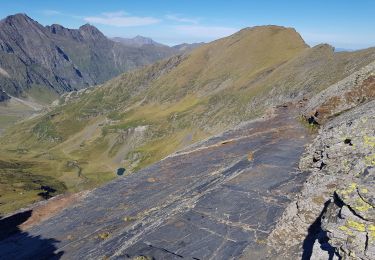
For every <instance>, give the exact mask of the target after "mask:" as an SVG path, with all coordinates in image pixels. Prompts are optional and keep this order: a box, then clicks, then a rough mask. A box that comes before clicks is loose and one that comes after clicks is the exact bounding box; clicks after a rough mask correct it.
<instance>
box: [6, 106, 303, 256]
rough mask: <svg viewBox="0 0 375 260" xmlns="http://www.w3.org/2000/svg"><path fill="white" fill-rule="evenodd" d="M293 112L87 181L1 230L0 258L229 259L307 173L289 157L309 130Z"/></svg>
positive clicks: (255, 236) (254, 239) (253, 245)
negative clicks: (44, 210)
mask: <svg viewBox="0 0 375 260" xmlns="http://www.w3.org/2000/svg"><path fill="white" fill-rule="evenodd" d="M296 111H297V109H296V108H293V107H292V108H289V107H282V108H279V109H277V111H276V115H275V116H274V117H273V118H269V119H265V120H259V121H254V122H251V123H248V124H245V125H242V126H240V127H238V128H237V129H235V130H231V131H228V132H225V133H224V134H222V135H220V136H216V137H213V138H211V139H209V140H207V141H204V142H201V143H199V144H197V145H194V146H191V147H190V148H187V149H185V150H183V151H180V152H178V153H176V154H174V155H172V156H169V157H167V158H166V159H164V160H162V161H160V162H158V163H156V164H154V165H152V166H150V167H149V168H147V169H144V170H142V171H140V172H138V173H136V174H132V175H129V176H123V177H120V178H118V179H116V180H114V181H112V182H110V183H108V184H106V185H104V186H103V187H100V188H98V189H95V190H94V191H92V192H90V193H89V194H88V195H86V197H85V198H83V199H81V200H79V201H77V202H75V203H73V205H70V206H69V207H68V208H66V209H65V210H63V211H61V212H59V213H58V214H56V215H54V216H52V217H51V218H49V219H48V220H45V221H44V222H41V223H38V224H36V225H34V226H33V227H31V228H29V229H28V230H26V231H22V230H18V232H16V233H14V234H13V235H11V236H8V237H6V238H3V239H2V240H1V241H0V259H19V258H30V257H36V258H39V259H40V258H51V257H53V256H54V257H56V258H58V257H61V258H63V259H106V258H111V259H128V258H130V259H131V258H134V257H136V256H148V257H150V259H152V257H153V258H154V259H180V258H186V259H237V258H240V257H241V256H242V254H243V252H244V251H245V248H247V249H249V248H250V249H251V250H254V252H255V251H257V250H261V248H262V247H263V245H264V244H265V242H266V239H267V236H268V234H269V233H270V232H271V230H272V229H273V227H274V225H275V223H276V221H277V220H278V219H279V218H280V216H281V215H282V213H283V211H284V209H285V208H286V207H287V205H288V203H289V202H290V201H291V199H293V196H294V194H296V193H297V192H298V191H299V190H300V189H301V187H302V184H303V182H304V181H305V179H306V174H303V173H300V172H298V169H297V165H298V161H299V158H300V156H301V154H302V153H303V151H304V145H305V143H306V142H307V141H308V140H309V137H308V133H307V131H306V129H305V128H304V127H303V126H302V125H301V124H299V123H298V122H297V120H296V118H297V113H296ZM19 222H22V220H19ZM17 223H18V222H17V221H16V224H17Z"/></svg>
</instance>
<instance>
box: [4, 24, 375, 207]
mask: <svg viewBox="0 0 375 260" xmlns="http://www.w3.org/2000/svg"><path fill="white" fill-rule="evenodd" d="M374 59H375V50H374V49H368V50H364V51H360V52H352V53H334V52H333V49H332V48H331V47H330V46H328V45H320V46H317V47H314V48H309V47H308V46H307V45H306V44H305V43H304V41H303V39H302V38H301V37H300V35H299V34H298V33H297V32H296V31H295V30H293V29H290V28H284V27H277V26H264V27H254V28H248V29H244V30H241V31H240V32H238V33H236V34H234V35H232V36H229V37H227V38H224V39H220V40H217V41H214V42H212V43H210V44H207V45H204V46H201V47H199V48H197V49H195V50H194V51H192V52H191V53H190V54H187V55H182V56H176V57H173V58H171V59H168V60H164V61H161V62H158V63H156V64H154V65H151V66H148V67H146V68H144V69H141V70H137V71H133V72H130V73H125V74H123V75H120V76H119V77H117V78H115V79H113V80H111V81H109V82H107V83H105V84H104V85H102V86H100V87H98V88H96V89H87V90H85V91H80V92H73V93H69V94H66V95H65V96H63V97H62V98H61V100H60V103H61V104H60V105H59V106H57V107H55V108H53V109H51V111H50V112H48V113H47V114H45V115H43V116H40V117H37V118H34V119H32V120H29V121H25V122H22V123H20V124H18V125H17V126H15V127H12V128H11V129H9V130H8V131H7V133H6V134H5V135H4V137H3V138H1V139H0V146H1V148H0V158H7V160H5V161H6V162H8V161H9V160H10V158H17V160H14V161H12V163H18V164H19V165H21V166H20V167H18V168H15V167H13V168H12V167H10V168H8V172H10V171H12V169H13V170H14V171H15V172H17V171H19V170H20V168H21V169H22V171H26V170H27V172H28V173H29V174H31V175H38V176H46V178H47V179H48V181H50V182H51V183H55V184H53V185H55V186H56V188H54V189H55V190H56V193H58V192H63V191H65V190H73V191H77V190H81V189H85V188H91V187H95V186H97V185H98V184H100V183H103V182H106V181H108V180H110V179H112V178H114V177H115V170H116V169H117V168H118V167H124V168H126V169H127V171H128V172H134V171H136V170H138V169H140V168H143V167H145V166H147V165H149V164H151V163H153V162H155V161H157V160H160V159H162V158H163V157H165V156H167V155H168V154H170V153H172V152H174V151H176V150H177V149H180V148H182V147H184V146H187V145H189V144H191V143H194V142H196V141H199V140H202V139H204V138H206V137H208V136H211V135H213V134H215V133H218V132H220V131H223V130H224V129H227V128H230V127H233V126H235V125H237V124H238V123H240V122H242V121H246V120H249V119H252V118H254V117H257V116H259V115H261V114H262V113H263V112H264V111H265V110H266V109H267V108H269V107H270V105H272V104H277V103H282V102H285V101H288V100H290V99H294V98H299V97H302V96H304V95H311V94H313V93H317V92H319V91H320V90H321V89H324V88H326V87H328V86H329V85H331V84H333V83H334V82H337V81H338V80H340V79H342V78H344V77H345V76H347V75H349V74H350V73H351V72H352V71H353V70H357V69H359V68H360V67H362V66H364V65H366V64H368V63H369V62H371V61H373V60H374ZM25 163H27V164H26V166H24V165H25ZM41 165H43V167H41ZM4 176H5V177H4ZM0 178H1V179H0V182H3V183H5V182H4V181H3V179H4V178H7V177H6V175H4V174H3V173H1V172H0ZM23 182H25V183H26V182H27V181H26V180H24V181H23ZM57 182H58V183H62V184H64V186H61V185H60V184H58V183H57ZM51 185H52V184H51ZM55 186H53V187H55ZM0 195H1V194H0ZM13 195H14V196H15V197H17V196H18V195H16V194H15V193H14V194H13ZM32 198H33V199H34V200H37V199H39V197H38V196H34V197H32ZM7 201H8V199H7V197H6V196H4V195H1V197H0V203H3V204H2V205H1V204H0V213H1V212H5V211H9V207H8V206H7V205H8V202H7ZM4 205H5V206H4Z"/></svg>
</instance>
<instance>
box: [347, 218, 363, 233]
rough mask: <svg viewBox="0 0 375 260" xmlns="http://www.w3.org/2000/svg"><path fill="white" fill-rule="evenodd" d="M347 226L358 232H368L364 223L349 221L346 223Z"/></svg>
mask: <svg viewBox="0 0 375 260" xmlns="http://www.w3.org/2000/svg"><path fill="white" fill-rule="evenodd" d="M346 224H347V225H348V226H349V227H350V228H351V229H355V230H357V231H359V232H365V231H366V225H365V224H363V223H360V222H357V221H354V220H350V219H348V220H347V222H346Z"/></svg>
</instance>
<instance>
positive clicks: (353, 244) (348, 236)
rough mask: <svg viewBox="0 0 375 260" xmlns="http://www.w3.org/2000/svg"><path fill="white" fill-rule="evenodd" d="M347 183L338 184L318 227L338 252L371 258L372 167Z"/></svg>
mask: <svg viewBox="0 0 375 260" xmlns="http://www.w3.org/2000/svg"><path fill="white" fill-rule="evenodd" d="M356 181H357V182H352V183H350V184H349V185H348V184H343V185H340V188H339V189H337V190H336V192H335V196H334V198H333V199H332V201H331V202H330V204H329V205H328V208H327V211H326V212H325V214H324V215H323V217H322V229H323V230H324V231H326V232H327V235H328V238H329V243H330V244H331V245H332V246H334V247H335V248H337V251H338V253H339V255H341V256H350V257H352V258H355V259H374V258H375V210H374V206H375V203H374V199H375V191H374V186H375V168H372V167H369V168H367V169H366V170H365V171H364V172H363V173H362V174H361V175H359V176H358V178H357V179H356Z"/></svg>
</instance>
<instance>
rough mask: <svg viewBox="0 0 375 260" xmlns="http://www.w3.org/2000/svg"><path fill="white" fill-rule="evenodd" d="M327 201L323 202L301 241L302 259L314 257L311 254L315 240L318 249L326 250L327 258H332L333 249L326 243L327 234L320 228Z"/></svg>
mask: <svg viewBox="0 0 375 260" xmlns="http://www.w3.org/2000/svg"><path fill="white" fill-rule="evenodd" d="M329 203H330V201H329V200H328V201H326V202H325V203H324V208H323V210H322V211H321V212H320V215H319V216H318V217H317V218H316V220H315V221H314V223H312V224H311V225H310V227H309V229H308V234H307V236H306V237H305V240H304V241H303V254H302V260H309V259H314V258H312V255H313V248H314V244H315V243H316V241H317V242H318V243H319V245H320V249H321V250H322V251H326V252H327V254H328V259H333V257H334V256H335V249H334V248H333V247H332V246H331V245H330V244H329V243H328V237H327V234H326V232H325V231H324V230H322V227H321V224H322V222H321V219H322V216H323V215H324V213H325V212H326V210H327V207H328V205H329Z"/></svg>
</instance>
